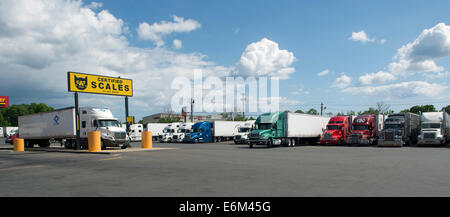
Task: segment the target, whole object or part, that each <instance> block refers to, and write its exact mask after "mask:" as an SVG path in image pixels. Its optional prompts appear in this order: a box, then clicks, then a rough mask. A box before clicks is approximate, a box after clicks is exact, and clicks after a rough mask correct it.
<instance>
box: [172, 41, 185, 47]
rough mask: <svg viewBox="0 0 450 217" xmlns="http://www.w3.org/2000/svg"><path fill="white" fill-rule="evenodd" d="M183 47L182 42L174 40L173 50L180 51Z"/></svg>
mask: <svg viewBox="0 0 450 217" xmlns="http://www.w3.org/2000/svg"><path fill="white" fill-rule="evenodd" d="M181 47H183V43H182V42H181V40H178V39H175V40H173V48H175V49H180V48H181Z"/></svg>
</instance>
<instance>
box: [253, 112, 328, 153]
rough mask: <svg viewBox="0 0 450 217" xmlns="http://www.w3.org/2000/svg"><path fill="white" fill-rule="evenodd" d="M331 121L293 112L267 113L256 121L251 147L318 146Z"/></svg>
mask: <svg viewBox="0 0 450 217" xmlns="http://www.w3.org/2000/svg"><path fill="white" fill-rule="evenodd" d="M329 120H330V118H329V117H322V116H317V115H309V114H298V113H291V112H276V113H265V114H262V115H260V116H259V117H258V118H257V119H256V122H255V129H254V130H252V132H251V133H250V135H249V146H250V148H253V146H255V145H266V146H267V147H268V148H271V147H272V146H274V145H286V146H296V145H299V144H304V143H309V144H316V143H317V142H318V141H319V139H320V136H321V135H322V133H323V131H324V130H325V129H326V126H327V124H328V121H329Z"/></svg>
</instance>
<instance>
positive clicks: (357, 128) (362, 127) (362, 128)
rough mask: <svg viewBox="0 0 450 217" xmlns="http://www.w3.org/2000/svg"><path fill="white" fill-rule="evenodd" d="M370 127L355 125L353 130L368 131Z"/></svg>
mask: <svg viewBox="0 0 450 217" xmlns="http://www.w3.org/2000/svg"><path fill="white" fill-rule="evenodd" d="M367 129H369V127H368V126H367V125H354V126H353V130H367Z"/></svg>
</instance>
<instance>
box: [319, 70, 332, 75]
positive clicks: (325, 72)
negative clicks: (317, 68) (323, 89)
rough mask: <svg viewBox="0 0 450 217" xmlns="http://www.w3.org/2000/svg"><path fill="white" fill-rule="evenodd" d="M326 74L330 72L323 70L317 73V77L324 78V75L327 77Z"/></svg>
mask: <svg viewBox="0 0 450 217" xmlns="http://www.w3.org/2000/svg"><path fill="white" fill-rule="evenodd" d="M328 73H330V70H328V69H326V70H323V71H321V72H319V73H317V76H325V75H328Z"/></svg>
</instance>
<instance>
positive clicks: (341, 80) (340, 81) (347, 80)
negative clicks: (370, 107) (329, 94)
mask: <svg viewBox="0 0 450 217" xmlns="http://www.w3.org/2000/svg"><path fill="white" fill-rule="evenodd" d="M351 83H352V78H351V77H349V76H347V75H346V74H345V73H342V74H341V76H340V77H338V78H336V80H335V81H334V83H333V85H332V86H333V87H337V88H341V89H343V88H346V87H348V86H349V85H350V84H351Z"/></svg>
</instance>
